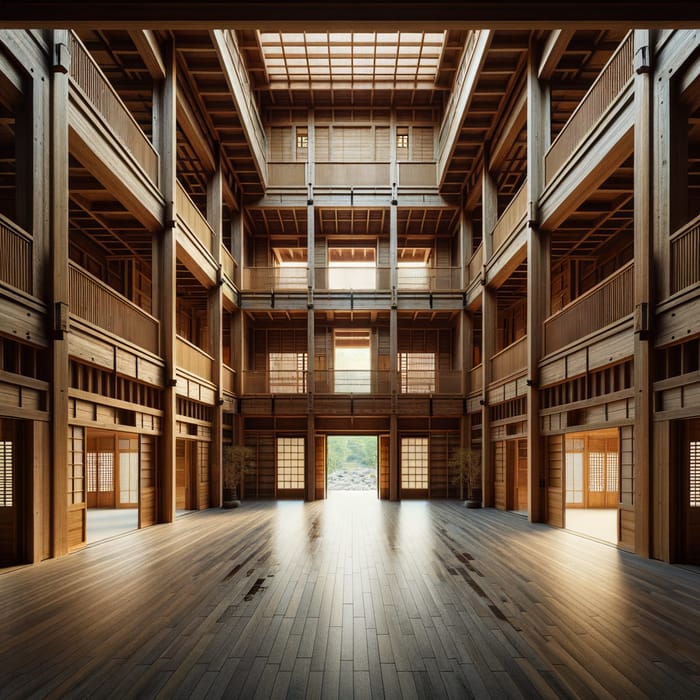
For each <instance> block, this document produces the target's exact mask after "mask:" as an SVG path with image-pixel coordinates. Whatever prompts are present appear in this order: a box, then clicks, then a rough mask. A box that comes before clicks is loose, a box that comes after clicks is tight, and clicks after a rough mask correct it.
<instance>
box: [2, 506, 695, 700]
mask: <svg viewBox="0 0 700 700" xmlns="http://www.w3.org/2000/svg"><path fill="white" fill-rule="evenodd" d="M0 696H1V697H3V698H5V697H8V698H13V697H20V698H25V697H29V696H36V697H44V696H48V697H87V696H91V697H97V698H107V697H113V698H126V697H133V698H149V697H163V698H179V697H182V698H190V697H193V698H195V697H207V698H209V697H211V698H218V697H225V698H235V697H246V698H248V697H259V698H268V697H337V696H341V697H348V698H349V697H353V696H354V697H357V698H368V697H387V698H395V697H429V698H440V697H457V698H465V697H471V696H476V697H497V698H501V697H525V698H533V697H549V698H555V697H590V698H593V697H596V698H603V697H609V698H623V697H653V698H661V697H664V698H698V697H700V571H699V570H698V569H693V568H690V567H672V566H667V565H664V564H660V563H657V562H652V561H647V560H643V559H640V558H638V557H635V556H632V555H627V554H624V553H622V552H620V551H618V550H617V549H616V548H614V547H612V546H609V545H606V544H603V543H600V542H596V541H593V540H591V539H587V538H585V537H579V536H577V535H574V534H572V533H569V532H565V531H561V530H555V529H551V528H549V527H546V526H541V525H531V524H529V523H528V522H527V521H526V520H525V519H524V518H522V517H520V516H517V515H513V514H508V513H500V512H495V511H492V510H482V511H479V510H466V509H464V508H463V507H462V506H460V505H459V504H457V503H450V502H432V503H427V502H404V503H401V504H397V503H387V502H379V501H377V500H375V499H374V498H373V497H372V496H371V495H370V494H343V493H338V494H333V496H332V498H331V499H330V500H329V501H325V502H317V503H312V504H303V503H299V502H286V503H245V504H244V505H243V507H242V508H240V509H238V510H232V511H219V510H211V511H204V512H201V513H194V514H191V515H187V516H185V517H182V518H179V519H178V520H177V522H175V523H174V524H172V525H159V526H155V527H152V528H149V529H146V530H142V531H137V532H133V533H129V534H126V535H124V536H121V537H118V538H116V539H112V540H109V541H107V542H104V543H101V544H97V545H93V546H90V547H88V548H87V549H85V550H83V551H81V552H78V553H75V554H72V555H70V556H67V557H63V558H61V559H56V560H51V561H47V562H44V563H42V564H40V565H36V566H33V567H25V568H22V569H18V570H15V571H11V572H6V573H3V574H2V575H0Z"/></svg>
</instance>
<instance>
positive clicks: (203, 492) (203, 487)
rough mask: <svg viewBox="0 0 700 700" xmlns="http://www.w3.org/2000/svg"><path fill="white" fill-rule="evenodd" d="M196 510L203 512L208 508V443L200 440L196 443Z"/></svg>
mask: <svg viewBox="0 0 700 700" xmlns="http://www.w3.org/2000/svg"><path fill="white" fill-rule="evenodd" d="M195 474H196V478H197V509H198V510H204V509H205V508H208V507H209V480H210V467H209V443H208V442H204V441H203V440H200V441H198V442H197V469H196V470H195Z"/></svg>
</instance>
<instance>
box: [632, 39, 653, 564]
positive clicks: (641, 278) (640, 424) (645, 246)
mask: <svg viewBox="0 0 700 700" xmlns="http://www.w3.org/2000/svg"><path fill="white" fill-rule="evenodd" d="M634 51H635V59H634V65H635V78H634V105H635V126H634V494H635V503H634V517H635V527H634V533H635V538H634V539H635V544H634V549H635V551H636V553H637V554H640V555H642V556H644V557H648V556H650V555H651V554H652V551H651V524H652V523H651V504H652V493H651V489H652V479H651V456H652V454H653V450H652V434H653V427H654V426H653V420H652V412H653V401H652V399H653V383H652V371H651V370H652V367H651V362H652V357H651V355H652V350H653V349H652V347H651V325H650V316H651V313H652V310H653V294H652V290H653V285H652V282H653V265H652V240H653V236H652V228H653V224H652V216H651V205H652V189H651V172H652V157H651V155H652V145H651V127H652V74H651V36H650V32H649V30H636V31H635V33H634Z"/></svg>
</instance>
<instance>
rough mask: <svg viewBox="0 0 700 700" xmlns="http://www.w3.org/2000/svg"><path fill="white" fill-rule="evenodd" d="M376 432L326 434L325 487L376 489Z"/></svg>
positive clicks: (338, 489) (334, 488) (361, 489)
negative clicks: (367, 433)
mask: <svg viewBox="0 0 700 700" xmlns="http://www.w3.org/2000/svg"><path fill="white" fill-rule="evenodd" d="M378 463H379V459H378V438H377V436H376V435H329V436H328V437H327V442H326V473H327V485H328V491H366V492H373V493H377V469H378Z"/></svg>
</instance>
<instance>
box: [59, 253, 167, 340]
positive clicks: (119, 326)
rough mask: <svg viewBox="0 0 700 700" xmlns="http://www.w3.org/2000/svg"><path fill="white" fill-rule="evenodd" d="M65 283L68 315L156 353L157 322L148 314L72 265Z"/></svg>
mask: <svg viewBox="0 0 700 700" xmlns="http://www.w3.org/2000/svg"><path fill="white" fill-rule="evenodd" d="M69 284H70V294H69V303H70V311H71V313H72V314H74V315H75V316H77V317H78V318H82V319H83V320H84V321H88V322H89V323H92V324H93V325H95V326H97V327H99V328H102V329H104V330H106V331H108V332H109V333H112V334H113V335H115V336H118V337H119V338H123V339H124V340H127V341H128V342H130V343H133V344H134V345H138V346H139V347H142V348H144V349H145V350H148V351H149V352H152V353H154V354H158V347H159V343H158V321H157V320H156V319H155V318H153V317H152V316H151V315H150V314H147V313H146V312H145V311H144V310H143V309H141V308H139V307H138V306H136V304H134V303H133V302H131V301H129V300H128V299H127V298H126V297H124V296H122V295H121V294H119V293H118V292H116V291H115V290H113V289H112V288H111V287H109V286H107V284H105V283H104V282H102V281H101V280H99V279H97V278H96V277H93V276H92V275H91V274H90V273H89V272H87V271H85V270H83V269H82V268H80V267H78V266H77V265H75V264H73V263H71V264H70V268H69Z"/></svg>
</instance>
